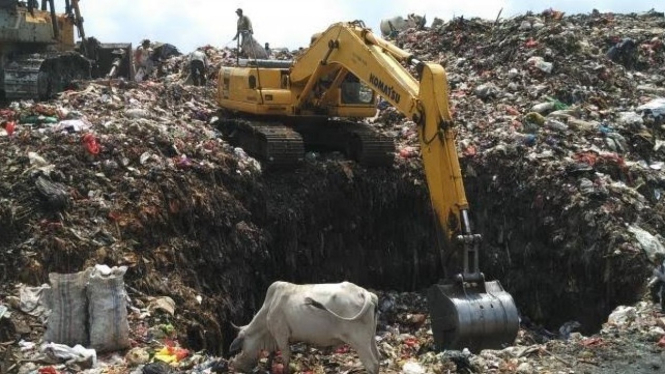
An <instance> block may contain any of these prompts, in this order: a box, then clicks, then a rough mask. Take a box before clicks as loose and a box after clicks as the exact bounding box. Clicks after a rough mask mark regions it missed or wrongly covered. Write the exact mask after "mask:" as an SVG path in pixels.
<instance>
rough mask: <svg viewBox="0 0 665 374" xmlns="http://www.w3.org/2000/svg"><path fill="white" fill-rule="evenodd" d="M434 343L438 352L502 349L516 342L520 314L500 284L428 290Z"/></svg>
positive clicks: (455, 284) (450, 285) (463, 284)
mask: <svg viewBox="0 0 665 374" xmlns="http://www.w3.org/2000/svg"><path fill="white" fill-rule="evenodd" d="M427 299H428V304H429V311H430V318H431V320H432V333H433V334H434V343H435V344H436V346H437V348H439V349H454V350H462V349H464V348H468V349H469V350H470V351H471V352H476V353H477V352H479V351H480V350H482V349H502V348H504V347H506V346H510V345H512V344H513V342H514V341H515V338H516V336H517V331H518V330H519V315H518V313H517V308H516V307H515V302H514V301H513V298H512V296H511V295H510V294H509V293H508V292H506V291H505V290H504V289H503V287H502V286H501V284H500V283H499V281H492V282H485V281H484V279H480V280H479V281H478V282H475V283H474V282H463V281H458V280H456V281H452V282H450V283H447V284H445V283H443V284H435V285H433V286H431V287H430V289H429V291H428V297H427Z"/></svg>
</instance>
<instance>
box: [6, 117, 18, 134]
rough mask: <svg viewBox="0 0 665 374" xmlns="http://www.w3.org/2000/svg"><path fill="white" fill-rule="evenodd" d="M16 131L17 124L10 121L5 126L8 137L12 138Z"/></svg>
mask: <svg viewBox="0 0 665 374" xmlns="http://www.w3.org/2000/svg"><path fill="white" fill-rule="evenodd" d="M15 129H16V122H14V121H9V122H7V123H6V124H5V131H7V135H9V136H12V134H13V133H14V130H15Z"/></svg>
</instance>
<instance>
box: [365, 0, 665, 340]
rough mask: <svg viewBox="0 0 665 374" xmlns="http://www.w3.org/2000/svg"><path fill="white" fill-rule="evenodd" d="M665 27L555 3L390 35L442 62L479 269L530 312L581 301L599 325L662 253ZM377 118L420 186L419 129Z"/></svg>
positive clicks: (659, 20)
mask: <svg viewBox="0 0 665 374" xmlns="http://www.w3.org/2000/svg"><path fill="white" fill-rule="evenodd" d="M664 22H665V21H664V19H663V14H662V13H657V12H654V11H650V12H646V13H641V14H627V15H619V14H609V13H600V12H597V11H594V12H592V13H591V14H581V15H571V16H566V15H564V14H562V13H561V12H558V11H556V10H552V9H549V10H546V11H544V12H542V13H540V14H527V15H521V16H518V17H515V18H511V19H507V20H499V21H498V22H495V21H494V20H492V21H487V20H480V19H466V18H461V17H460V18H455V19H453V20H452V21H450V22H448V23H444V24H442V25H440V26H438V27H436V28H432V29H429V30H425V31H417V30H415V29H409V30H406V31H404V32H402V33H400V34H399V35H398V36H397V38H396V43H397V44H398V45H399V46H401V47H402V48H405V49H407V50H409V51H411V52H413V53H414V54H415V55H416V56H418V57H419V59H421V60H425V61H427V60H430V61H436V62H440V63H441V64H442V65H443V66H444V67H445V68H446V71H447V74H448V80H449V85H450V96H451V105H452V110H453V112H454V118H455V120H456V123H457V125H458V127H459V136H458V141H459V146H460V149H459V151H460V157H461V158H462V165H463V172H464V173H465V178H466V179H465V183H466V186H467V192H468V195H469V200H470V204H471V212H472V215H473V217H474V218H475V219H476V227H477V229H478V231H480V232H482V233H483V234H484V237H485V239H486V242H485V248H486V249H485V256H484V258H483V260H482V263H483V264H484V265H483V267H484V269H492V270H486V271H491V273H490V274H491V275H492V277H493V278H494V277H495V278H497V279H500V280H501V282H502V283H503V285H504V286H506V287H507V288H508V289H509V290H511V293H512V294H513V296H515V298H516V299H517V300H527V299H530V300H533V299H535V300H537V302H528V303H527V302H525V303H523V305H520V307H521V308H522V311H523V312H524V313H525V314H526V315H529V316H530V317H532V318H536V319H540V318H541V317H544V316H550V317H551V316H558V318H560V319H558V320H557V322H558V323H563V322H565V321H566V320H567V319H570V318H573V317H574V315H575V314H576V313H577V311H578V310H579V309H577V310H571V308H569V307H568V306H572V305H574V306H575V307H572V308H579V307H580V306H581V305H584V306H585V307H588V310H589V313H588V316H587V317H588V318H586V320H585V321H580V322H582V324H583V325H584V327H585V328H586V329H588V330H586V331H593V330H597V329H598V328H599V324H600V323H601V322H602V321H603V317H604V316H606V315H607V314H608V313H609V312H610V311H611V310H612V309H613V308H614V307H615V306H616V305H617V303H620V302H628V300H629V299H630V298H634V300H635V299H637V298H639V295H640V294H641V291H642V289H643V285H644V279H645V277H647V276H648V274H649V273H650V271H651V268H652V267H653V265H652V263H651V262H650V261H653V256H654V254H655V253H656V252H659V251H660V252H662V251H663V243H665V241H663V238H662V233H663V232H664V231H663V230H664V228H665V221H664V218H665V215H664V214H665V209H664V206H665V203H664V200H665V199H663V192H664V191H665V171H664V168H665V165H664V161H665V125H664V124H665V117H664V114H665V99H664V97H665V87H664V86H663V82H664V80H665V78H664V77H665V68H664V66H665V65H664V64H663V62H664V61H665V50H664V49H663V45H662V40H663V37H665V23H664ZM631 46H632V47H631ZM376 123H378V124H382V125H384V126H386V130H388V131H389V132H391V133H392V134H394V135H396V137H397V139H399V140H398V142H399V154H400V157H399V160H400V163H402V164H406V165H409V166H410V168H411V169H413V170H414V172H413V178H414V180H415V181H418V182H421V181H422V179H421V178H420V174H419V173H418V171H419V170H420V169H421V168H420V158H419V157H418V155H419V153H418V152H419V144H418V139H417V132H416V130H417V129H416V127H415V124H414V123H413V122H411V121H407V120H405V119H403V117H401V116H399V114H397V113H396V111H395V110H394V109H393V108H388V109H386V110H383V111H382V113H381V114H380V115H379V118H378V119H377V120H376ZM562 268H565V270H563V271H562ZM528 269H533V272H534V274H531V275H532V276H528V277H526V276H524V271H529V270H528ZM536 269H538V270H537V271H536ZM536 284H538V286H535V285H536ZM601 289H602V290H604V291H603V292H597V290H601ZM621 300H623V301H621ZM518 303H519V301H518Z"/></svg>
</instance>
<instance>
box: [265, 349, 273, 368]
mask: <svg viewBox="0 0 665 374" xmlns="http://www.w3.org/2000/svg"><path fill="white" fill-rule="evenodd" d="M274 359H275V351H271V352H270V353H268V361H267V362H266V369H267V370H268V371H269V372H272V362H273V360H274Z"/></svg>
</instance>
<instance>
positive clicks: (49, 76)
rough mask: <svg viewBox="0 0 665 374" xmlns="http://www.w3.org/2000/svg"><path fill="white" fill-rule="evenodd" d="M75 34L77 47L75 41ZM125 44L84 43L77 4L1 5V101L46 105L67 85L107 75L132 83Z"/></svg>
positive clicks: (74, 0)
mask: <svg viewBox="0 0 665 374" xmlns="http://www.w3.org/2000/svg"><path fill="white" fill-rule="evenodd" d="M75 30H78V35H79V37H80V38H81V42H80V43H77V42H76V41H75V35H74V34H75ZM131 51H132V46H131V44H130V43H108V44H104V43H100V42H99V41H98V40H96V39H95V38H87V37H86V36H85V32H84V29H83V17H82V16H81V11H80V7H79V0H65V10H64V12H60V13H59V12H57V11H56V8H55V1H54V0H41V3H40V2H39V1H37V0H27V1H18V0H0V96H2V97H3V98H4V99H6V100H15V99H47V98H49V97H50V96H51V95H52V94H54V93H57V92H60V91H62V90H64V89H66V88H67V87H68V86H69V85H70V84H71V83H72V82H74V81H77V80H86V79H91V78H101V77H105V76H107V75H108V74H113V75H114V76H115V77H121V76H122V77H124V78H126V79H132V77H133V69H132V66H131V59H130V57H131V54H132V53H131Z"/></svg>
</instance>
